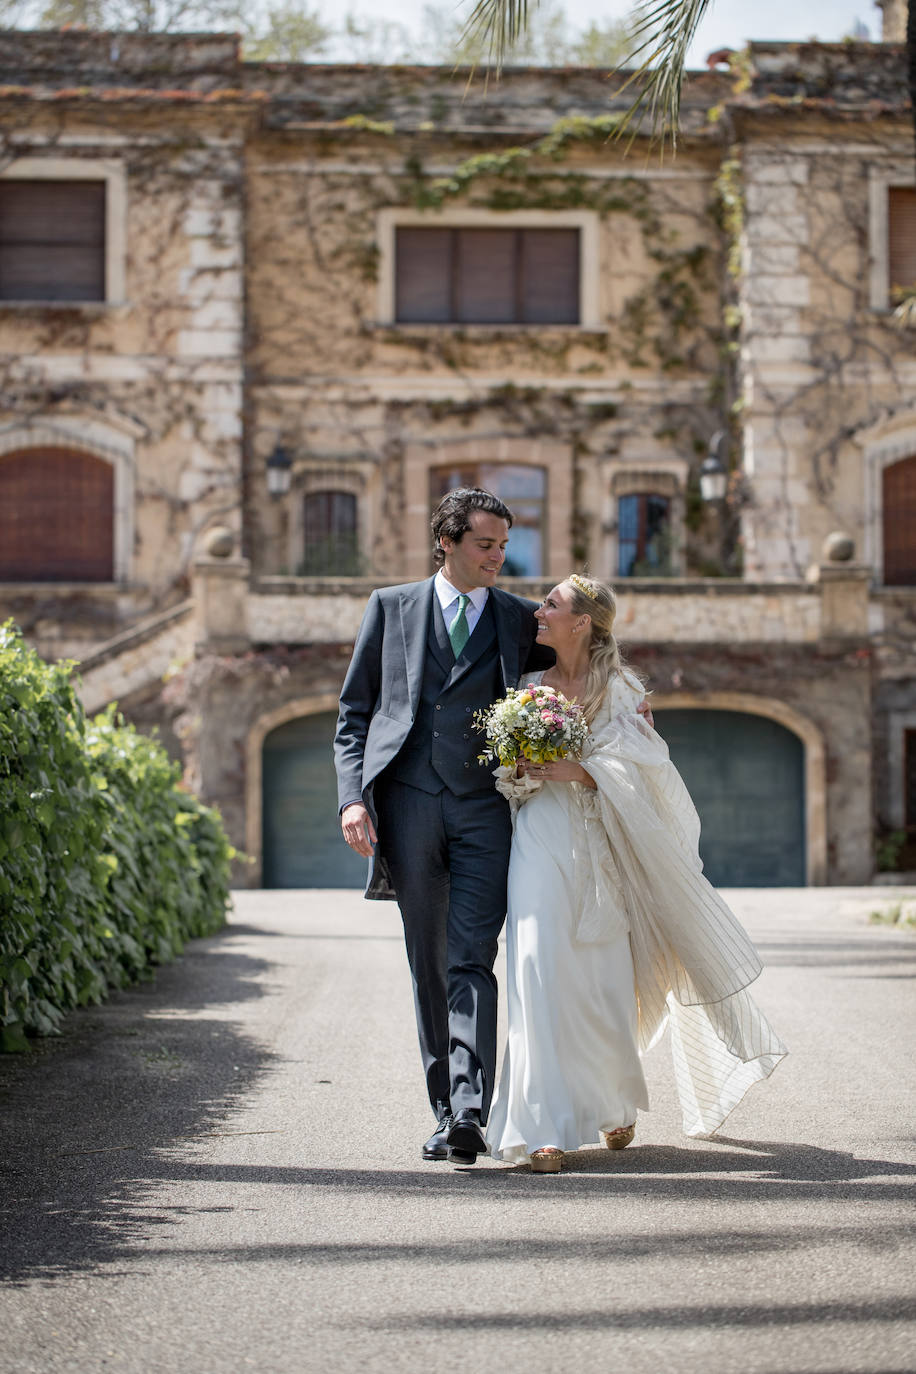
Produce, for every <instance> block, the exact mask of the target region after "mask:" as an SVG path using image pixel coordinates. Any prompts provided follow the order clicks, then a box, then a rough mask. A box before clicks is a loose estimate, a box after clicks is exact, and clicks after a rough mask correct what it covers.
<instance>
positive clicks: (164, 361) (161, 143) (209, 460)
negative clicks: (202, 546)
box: [0, 43, 243, 656]
mask: <svg viewBox="0 0 916 1374" xmlns="http://www.w3.org/2000/svg"><path fill="white" fill-rule="evenodd" d="M8 46H9V44H8V43H7V47H8ZM2 58H3V52H2V51H0V60H2ZM26 115H28V117H26ZM242 146H243V132H242V124H241V123H240V118H239V116H238V114H237V113H233V112H232V111H231V109H230V110H223V111H221V113H220V114H219V115H218V116H214V115H213V114H210V113H207V112H201V111H200V110H199V109H198V110H192V111H189V110H187V109H181V110H180V111H179V109H178V108H176V101H175V98H174V94H173V96H172V97H171V98H169V97H168V96H167V95H166V94H163V95H162V96H161V97H160V98H158V99H157V100H155V101H153V102H152V103H150V102H149V101H144V100H138V101H137V102H136V103H135V104H131V103H130V101H129V100H124V99H121V100H120V101H118V102H112V103H111V104H109V105H103V104H96V105H92V104H91V102H90V101H89V100H87V99H86V98H85V96H84V97H82V98H81V99H78V100H74V102H73V105H72V107H68V106H67V105H66V104H61V106H60V107H59V108H57V109H55V110H54V112H53V117H52V114H51V112H50V111H49V110H48V108H47V104H46V103H45V102H42V101H40V100H38V101H36V103H35V104H34V105H33V106H32V107H28V106H23V105H21V104H20V105H19V106H18V117H17V118H16V119H15V120H10V121H8V123H7V125H6V128H5V133H4V139H3V155H4V169H5V171H6V173H7V174H12V175H15V174H16V172H17V169H23V168H24V169H25V172H26V173H27V174H28V175H30V176H31V175H35V174H37V173H36V170H35V169H36V168H37V169H38V171H39V172H41V171H42V170H43V171H45V172H47V173H48V174H49V175H52V176H53V177H59V178H61V179H66V177H67V176H68V174H70V175H72V174H73V169H74V168H75V169H77V171H78V170H79V169H80V168H84V169H85V168H86V166H87V164H88V165H89V166H90V167H98V168H101V169H103V170H105V169H107V170H108V171H109V172H110V173H111V175H112V177H113V180H112V181H111V182H109V207H110V221H111V217H112V216H113V223H114V231H113V232H111V233H110V234H109V236H108V242H107V252H108V254H109V257H111V256H112V255H115V256H117V255H118V254H123V261H122V262H121V269H122V276H123V297H122V298H119V299H116V300H110V301H107V302H106V303H104V304H101V303H100V304H93V305H90V306H79V305H73V306H69V305H62V306H51V305H47V306H46V305H35V306H30V305H25V304H20V305H16V306H15V307H14V308H9V307H8V308H5V309H3V310H0V382H2V394H3V409H2V411H0V423H2V425H3V436H2V451H3V452H10V451H13V450H15V449H17V448H18V449H28V448H29V447H31V446H41V445H47V444H56V445H59V446H61V447H77V448H85V449H88V450H89V451H91V452H94V453H98V454H100V455H102V456H103V457H106V458H108V460H109V461H110V462H111V463H112V465H113V467H114V469H115V491H116V510H115V526H116V528H115V543H116V579H115V580H116V584H117V585H116V587H99V588H91V587H85V586H83V587H79V586H76V585H74V586H72V587H64V586H61V585H53V584H52V585H42V584H33V585H30V586H28V587H26V586H23V585H16V584H5V585H3V586H0V618H3V617H4V616H6V615H14V616H16V618H17V619H18V620H19V621H20V623H22V624H23V626H24V628H25V629H26V632H27V633H28V634H29V635H30V638H32V639H33V640H34V641H35V642H37V643H38V645H39V646H40V647H41V649H42V650H43V652H45V653H47V654H49V655H52V656H53V655H55V654H59V653H76V654H77V655H78V656H81V655H82V654H83V653H85V652H87V651H90V650H91V649H92V648H93V647H95V645H97V644H98V643H99V642H101V641H103V640H106V639H108V638H109V637H110V636H111V635H112V634H115V633H117V631H118V630H119V629H120V628H123V626H124V625H125V624H130V623H131V621H133V620H136V619H137V618H138V617H140V616H143V615H146V614H149V613H150V612H152V611H155V610H157V609H160V608H163V607H166V606H168V605H169V604H170V603H173V602H175V601H177V600H179V599H181V597H182V596H183V595H186V594H187V586H188V582H187V578H188V569H189V564H190V559H191V557H192V554H193V551H194V547H195V543H196V541H197V539H198V538H199V536H200V533H201V531H202V530H204V529H205V528H206V526H207V525H208V524H209V523H210V522H212V521H213V520H215V519H217V518H218V519H219V520H220V521H221V522H223V523H228V524H230V525H234V526H235V527H236V528H240V524H241V518H240V481H241V471H242V466H241V447H242V446H241V436H242V418H241V416H242V387H241V380H242V349H241V340H242V301H243V281H242V270H241V269H242V235H241V229H242V224H241V204H242V201H241V193H242V178H241V174H240V168H241V160H242ZM112 205H114V209H113V210H112V209H111V206H112ZM122 212H123V223H121V224H120V226H119V223H118V218H119V215H120V214H121V213H122ZM109 227H111V222H110V225H109ZM64 605H65V606H66V612H65V613H63V611H62V607H63V606H64Z"/></svg>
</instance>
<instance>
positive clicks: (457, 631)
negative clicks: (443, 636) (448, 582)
mask: <svg viewBox="0 0 916 1374" xmlns="http://www.w3.org/2000/svg"><path fill="white" fill-rule="evenodd" d="M470 599H471V598H470V597H469V596H465V594H464V592H462V593H461V594H460V596H459V597H458V614H457V615H456V616H455V619H454V620H453V621H452V625H451V629H450V630H449V632H448V637H449V639H450V640H451V641H452V652H453V653H454V655H455V657H456V658H457V657H458V656H459V654H460V653H461V650H462V649H463V648H464V646H465V644H467V642H468V639H469V638H470V634H471V632H470V630H469V629H468V617H467V608H468V602H469V601H470Z"/></svg>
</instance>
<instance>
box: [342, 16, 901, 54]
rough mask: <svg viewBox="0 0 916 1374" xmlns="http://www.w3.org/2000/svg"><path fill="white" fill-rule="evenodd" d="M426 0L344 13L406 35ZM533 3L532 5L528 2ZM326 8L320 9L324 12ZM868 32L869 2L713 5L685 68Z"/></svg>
mask: <svg viewBox="0 0 916 1374" xmlns="http://www.w3.org/2000/svg"><path fill="white" fill-rule="evenodd" d="M426 3H428V0H398V3H397V4H396V5H392V3H391V0H351V3H350V4H349V5H348V6H347V8H349V9H352V10H354V11H355V12H356V13H357V14H360V15H367V16H368V15H372V16H374V17H378V18H385V19H392V18H394V17H396V18H397V20H398V22H399V23H402V24H404V25H405V27H407V28H409V29H416V27H417V26H418V24H419V20H420V16H421V15H422V13H423V6H424V4H426ZM529 3H532V0H529ZM322 8H324V6H322ZM563 8H564V10H565V11H566V16H567V19H568V20H569V23H570V25H571V26H573V27H575V28H587V27H588V25H589V23H590V22H591V21H592V20H593V19H594V20H599V21H600V20H607V19H623V18H625V17H626V16H627V15H628V14H629V13H630V10H631V9H632V3H631V0H564V3H563ZM455 9H456V12H457V13H458V14H459V15H461V16H464V15H466V14H469V13H470V12H471V10H472V9H473V0H463V3H456V5H455ZM857 20H858V21H859V23H860V24H863V25H864V26H865V28H866V29H867V30H868V37H869V38H870V39H872V40H878V39H880V37H881V11H880V10H879V9H878V8H877V6H876V5H875V4H874V3H873V0H802V2H801V3H800V0H766V3H765V4H761V0H712V4H711V6H710V11H708V12H707V15H706V17H705V19H704V20H703V23H702V24H701V25H700V28H699V29H698V31H697V36H696V39H695V41H694V43H693V46H692V47H691V49H690V51H689V53H688V55H687V65H688V67H703V66H705V59H706V56H707V54H708V53H710V52H714V51H715V50H716V49H717V48H741V47H743V46H744V44H745V43H746V42H747V41H748V39H751V38H755V39H777V40H782V41H792V40H799V39H806V38H818V39H820V41H821V42H822V43H831V42H839V41H840V40H841V39H842V38H845V37H846V36H847V35H848V34H850V33H851V32H852V31H853V27H854V25H855V24H856V21H857Z"/></svg>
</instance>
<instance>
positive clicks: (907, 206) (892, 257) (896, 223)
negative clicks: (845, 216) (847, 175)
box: [887, 186, 916, 295]
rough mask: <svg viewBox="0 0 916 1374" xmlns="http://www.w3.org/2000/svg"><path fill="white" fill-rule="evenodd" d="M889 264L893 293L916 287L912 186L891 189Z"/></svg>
mask: <svg viewBox="0 0 916 1374" xmlns="http://www.w3.org/2000/svg"><path fill="white" fill-rule="evenodd" d="M887 263H888V272H887V276H888V286H889V287H890V291H891V294H892V295H895V294H899V292H900V290H901V289H904V288H911V289H912V288H916V189H914V188H913V187H912V186H890V187H889V188H888V192H887Z"/></svg>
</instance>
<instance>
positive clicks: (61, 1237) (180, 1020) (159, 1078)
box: [0, 927, 273, 1283]
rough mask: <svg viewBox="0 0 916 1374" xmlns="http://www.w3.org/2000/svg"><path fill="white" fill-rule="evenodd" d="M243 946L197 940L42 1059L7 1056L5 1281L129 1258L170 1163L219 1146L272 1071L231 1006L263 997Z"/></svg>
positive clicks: (3, 1080)
mask: <svg viewBox="0 0 916 1374" xmlns="http://www.w3.org/2000/svg"><path fill="white" fill-rule="evenodd" d="M238 934H239V929H238V927H228V928H227V929H226V930H225V931H223V932H222V933H221V934H219V935H217V936H214V937H212V938H210V939H207V940H198V941H194V942H192V943H191V944H190V945H188V946H187V948H186V950H185V952H184V954H183V955H182V956H181V958H180V959H179V960H177V961H176V962H175V963H174V964H170V965H168V966H167V967H164V968H161V969H159V970H157V973H156V978H155V980H154V981H152V982H149V983H145V984H141V985H139V986H137V987H133V988H130V989H127V990H125V991H122V992H118V993H115V994H113V995H112V998H111V999H110V1000H109V1001H108V1002H106V1003H105V1004H104V1005H103V1006H101V1007H91V1008H87V1009H84V1010H81V1011H78V1012H74V1013H73V1014H72V1015H71V1016H69V1017H68V1018H67V1021H66V1022H65V1025H64V1032H63V1034H62V1035H61V1036H60V1037H56V1038H54V1039H52V1040H46V1041H41V1042H39V1045H38V1048H37V1050H36V1052H35V1053H34V1054H31V1055H26V1056H11V1055H4V1056H0V1198H2V1202H0V1233H2V1236H3V1243H2V1245H0V1279H2V1280H5V1281H6V1282H7V1283H9V1282H13V1283H15V1282H21V1281H25V1280H26V1279H28V1278H35V1277H45V1278H51V1277H55V1276H62V1275H65V1274H68V1273H73V1272H76V1271H83V1270H87V1269H91V1268H94V1267H95V1266H97V1265H99V1264H104V1263H108V1262H111V1261H112V1260H118V1259H120V1258H125V1257H126V1253H127V1252H126V1250H125V1248H124V1247H125V1243H126V1242H127V1241H128V1240H129V1239H130V1238H131V1236H134V1235H136V1234H137V1233H138V1232H139V1230H140V1228H141V1227H147V1226H148V1223H149V1220H150V1218H149V1215H148V1214H147V1213H145V1212H144V1213H142V1214H141V1213H140V1212H139V1211H138V1210H137V1209H138V1207H140V1206H141V1205H142V1204H143V1203H144V1201H145V1199H146V1198H147V1197H148V1196H149V1194H150V1193H151V1192H152V1190H153V1188H154V1187H155V1185H156V1184H157V1182H158V1181H159V1180H160V1179H162V1178H163V1177H166V1176H167V1175H168V1169H169V1161H168V1159H167V1158H164V1157H163V1153H162V1152H163V1151H167V1150H168V1149H169V1147H172V1146H175V1145H178V1144H179V1143H181V1142H186V1141H187V1140H188V1139H194V1138H196V1137H203V1136H208V1135H212V1134H218V1133H219V1128H220V1125H221V1124H222V1123H224V1122H225V1120H226V1117H227V1115H228V1113H230V1112H231V1110H232V1108H233V1107H234V1106H236V1105H237V1104H238V1103H239V1102H240V1101H241V1100H242V1099H243V1098H244V1096H245V1095H246V1093H248V1092H249V1090H250V1089H251V1088H252V1086H253V1085H254V1084H255V1083H256V1082H257V1081H258V1080H259V1079H260V1078H261V1077H262V1076H263V1075H264V1074H265V1073H266V1072H267V1071H268V1070H269V1069H270V1067H271V1064H272V1062H273V1061H272V1056H271V1055H270V1054H269V1053H268V1052H266V1051H265V1050H264V1049H263V1048H262V1047H261V1046H259V1045H257V1044H256V1043H254V1042H253V1041H252V1040H251V1039H250V1038H249V1037H247V1036H246V1035H244V1034H242V1033H241V1031H240V1028H239V1026H238V1024H237V1023H236V1021H235V1020H234V1018H233V1013H232V1007H233V1005H234V1004H238V1003H240V1002H244V1001H247V1000H249V999H251V998H256V997H261V996H263V995H264V989H263V988H262V987H261V985H260V983H259V981H258V980H259V979H262V978H263V975H264V974H265V973H266V972H267V971H268V970H269V968H270V967H271V966H270V964H269V963H267V962H266V961H265V960H262V959H255V958H251V957H249V956H248V955H246V954H243V953H239V952H235V951H233V949H232V943H233V939H234V938H235V937H236V936H237V935H238ZM258 934H259V935H261V934H263V932H262V931H258Z"/></svg>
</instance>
